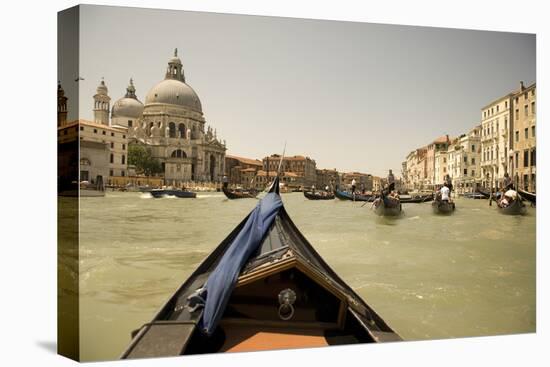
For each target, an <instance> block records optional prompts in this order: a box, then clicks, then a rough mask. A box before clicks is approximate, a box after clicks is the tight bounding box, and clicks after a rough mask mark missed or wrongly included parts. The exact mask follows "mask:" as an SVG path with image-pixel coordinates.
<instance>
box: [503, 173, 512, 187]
mask: <svg viewBox="0 0 550 367" xmlns="http://www.w3.org/2000/svg"><path fill="white" fill-rule="evenodd" d="M503 186H504V191H508V190H510V189H513V188H514V184H513V183H512V179H511V178H510V175H508V172H505V173H504V182H503Z"/></svg>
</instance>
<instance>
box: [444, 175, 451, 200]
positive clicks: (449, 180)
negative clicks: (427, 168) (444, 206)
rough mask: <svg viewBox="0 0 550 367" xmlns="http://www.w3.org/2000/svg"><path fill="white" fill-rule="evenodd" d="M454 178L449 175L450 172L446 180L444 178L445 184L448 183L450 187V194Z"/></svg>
mask: <svg viewBox="0 0 550 367" xmlns="http://www.w3.org/2000/svg"><path fill="white" fill-rule="evenodd" d="M452 181H453V180H452V179H451V176H449V174H448V173H447V174H446V175H445V180H444V182H443V183H444V184H445V185H447V187H448V188H449V195H450V193H451V192H452V191H453V182H452Z"/></svg>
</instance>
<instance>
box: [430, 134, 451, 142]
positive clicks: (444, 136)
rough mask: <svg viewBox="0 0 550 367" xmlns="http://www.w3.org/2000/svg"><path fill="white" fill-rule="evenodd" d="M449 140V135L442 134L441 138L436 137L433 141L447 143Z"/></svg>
mask: <svg viewBox="0 0 550 367" xmlns="http://www.w3.org/2000/svg"><path fill="white" fill-rule="evenodd" d="M449 140H450V138H449V135H443V136H440V137H439V138H437V139H435V140H434V141H433V142H434V143H446V142H448V141H449Z"/></svg>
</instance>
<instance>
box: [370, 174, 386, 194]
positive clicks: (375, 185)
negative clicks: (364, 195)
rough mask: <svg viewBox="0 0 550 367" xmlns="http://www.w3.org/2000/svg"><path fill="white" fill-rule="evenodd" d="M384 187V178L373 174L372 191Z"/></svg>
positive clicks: (377, 190)
mask: <svg viewBox="0 0 550 367" xmlns="http://www.w3.org/2000/svg"><path fill="white" fill-rule="evenodd" d="M383 188H384V184H383V179H382V178H380V177H378V176H372V190H371V191H372V192H379V191H380V190H382V189H383Z"/></svg>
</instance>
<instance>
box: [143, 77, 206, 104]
mask: <svg viewBox="0 0 550 367" xmlns="http://www.w3.org/2000/svg"><path fill="white" fill-rule="evenodd" d="M152 103H163V104H171V105H178V106H182V107H186V108H189V109H191V110H193V111H197V112H202V107H201V101H200V100H199V97H198V96H197V94H196V93H195V91H194V90H193V88H191V87H190V86H188V85H187V84H185V83H184V82H182V81H179V80H177V79H164V80H163V81H161V82H160V83H158V84H157V85H155V86H154V87H153V88H151V90H150V91H149V93H147V97H146V98H145V104H146V105H149V104H152Z"/></svg>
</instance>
